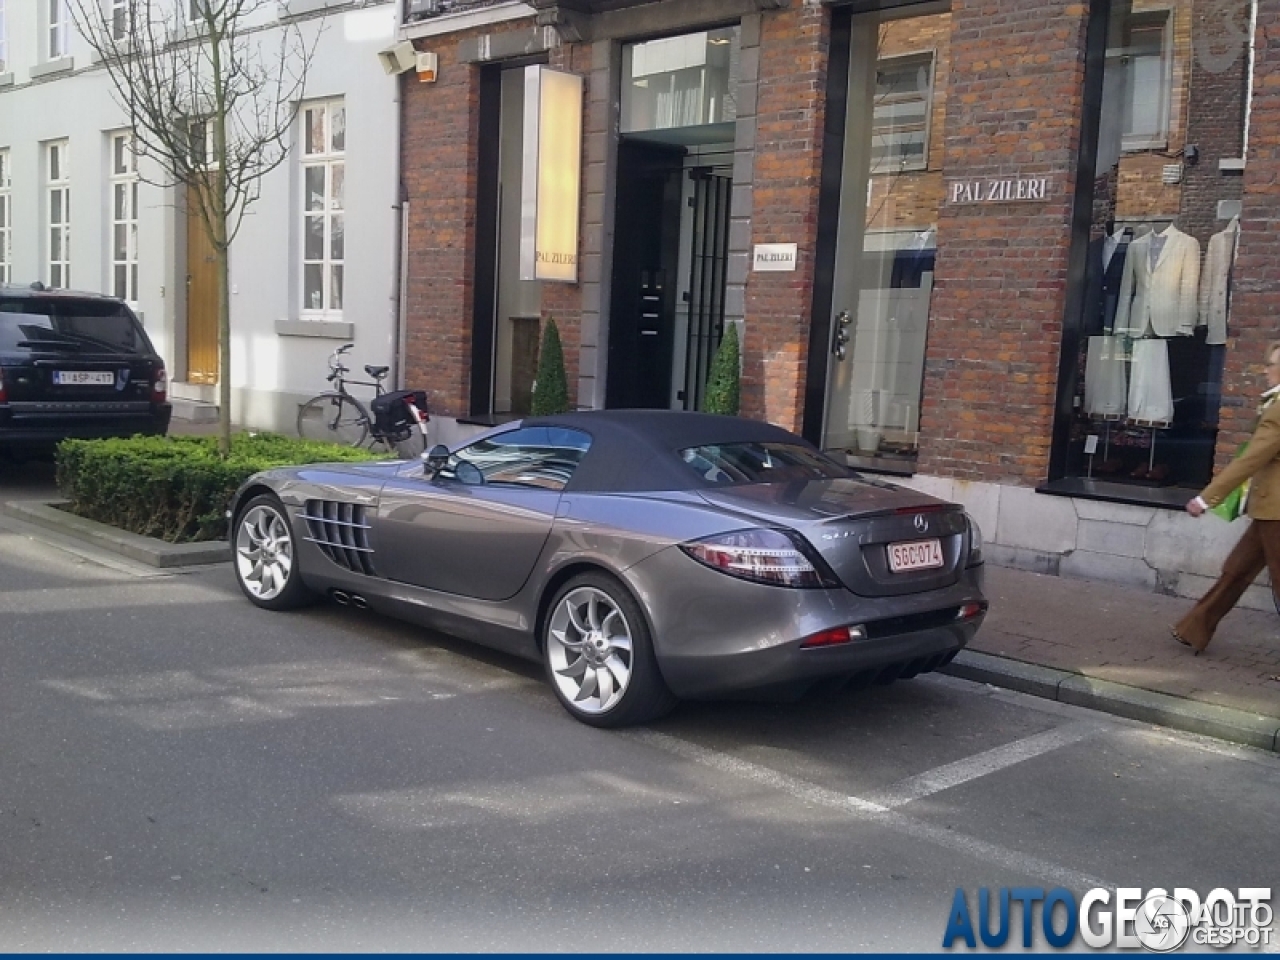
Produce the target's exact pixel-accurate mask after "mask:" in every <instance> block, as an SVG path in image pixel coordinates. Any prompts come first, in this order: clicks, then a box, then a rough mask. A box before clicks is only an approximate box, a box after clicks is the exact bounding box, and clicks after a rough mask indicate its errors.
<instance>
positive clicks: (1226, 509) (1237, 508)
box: [1209, 441, 1249, 522]
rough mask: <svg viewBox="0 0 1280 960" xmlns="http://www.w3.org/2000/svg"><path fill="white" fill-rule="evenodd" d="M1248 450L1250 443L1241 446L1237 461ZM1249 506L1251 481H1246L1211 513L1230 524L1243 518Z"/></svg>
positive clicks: (1238, 450) (1238, 449) (1213, 508)
mask: <svg viewBox="0 0 1280 960" xmlns="http://www.w3.org/2000/svg"><path fill="white" fill-rule="evenodd" d="M1248 449H1249V444H1248V441H1246V442H1244V443H1242V444H1240V446H1239V447H1237V448H1236V459H1237V460H1238V459H1240V457H1241V456H1242V455H1243V454H1244V452H1245V451H1246V450H1248ZM1248 505H1249V481H1248V480H1246V481H1245V482H1244V483H1242V484H1240V486H1238V487H1236V488H1235V489H1234V490H1232V491H1231V492H1230V493H1228V494H1227V496H1226V498H1225V499H1224V500H1223V501H1222V502H1221V503H1220V504H1218V505H1217V506H1216V507H1210V508H1209V511H1210V512H1211V513H1215V514H1217V515H1218V516H1220V517H1221V518H1222V519H1223V520H1226V521H1228V522H1230V521H1232V520H1236V519H1238V518H1239V517H1241V516H1243V515H1244V512H1245V508H1246V507H1247V506H1248Z"/></svg>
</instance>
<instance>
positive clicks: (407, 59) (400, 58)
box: [378, 40, 415, 76]
mask: <svg viewBox="0 0 1280 960" xmlns="http://www.w3.org/2000/svg"><path fill="white" fill-rule="evenodd" d="M378 61H379V62H380V63H381V64H382V69H383V72H384V73H386V74H387V75H388V76H395V75H396V74H400V73H404V72H405V71H406V70H412V69H413V65H414V61H415V53H414V49H413V44H412V43H410V42H409V41H408V40H401V41H400V42H399V43H393V44H392V45H391V46H389V47H387V48H385V49H383V50H379V51H378Z"/></svg>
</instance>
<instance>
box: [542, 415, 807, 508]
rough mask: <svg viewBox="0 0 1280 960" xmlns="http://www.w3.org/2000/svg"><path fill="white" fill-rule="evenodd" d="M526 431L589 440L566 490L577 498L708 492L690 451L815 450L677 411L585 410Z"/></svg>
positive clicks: (753, 427)
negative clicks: (570, 433)
mask: <svg viewBox="0 0 1280 960" xmlns="http://www.w3.org/2000/svg"><path fill="white" fill-rule="evenodd" d="M521 426H525V427H568V428H571V429H574V430H581V431H583V432H584V433H587V434H590V436H591V449H590V450H588V451H587V453H586V455H585V456H584V457H583V458H582V462H581V463H579V464H578V467H577V469H576V470H575V471H574V473H573V478H572V479H571V480H570V481H569V483H568V485H567V486H566V487H565V492H566V493H569V492H576V493H588V492H589V493H639V492H641V491H660V490H694V489H698V488H701V487H710V486H713V484H712V483H710V481H707V480H704V479H702V478H701V477H699V476H698V474H697V472H696V471H695V470H692V469H690V468H689V467H688V466H687V465H686V464H685V463H684V461H683V460H682V459H681V457H680V451H681V450H686V449H688V448H689V447H697V446H702V445H706V444H725V443H752V442H770V443H790V444H799V445H801V446H803V447H805V448H807V449H810V450H813V449H815V448H814V447H813V445H812V444H810V443H809V441H807V440H805V439H803V438H801V437H798V436H796V435H795V434H794V433H791V432H790V431H788V430H783V429H782V428H781V427H775V426H774V425H773V424H771V423H762V422H760V421H759V420H747V419H745V418H743V417H722V416H717V415H715V414H710V413H686V412H684V411H680V410H584V411H581V412H579V413H565V414H559V415H557V416H550V417H526V418H525V419H524V420H523V421H522V422H521Z"/></svg>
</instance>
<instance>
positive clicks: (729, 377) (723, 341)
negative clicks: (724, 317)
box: [702, 323, 741, 417]
mask: <svg viewBox="0 0 1280 960" xmlns="http://www.w3.org/2000/svg"><path fill="white" fill-rule="evenodd" d="M739 355H740V351H739V349H738V325H737V324H735V323H726V324H725V327H724V336H723V337H721V338H720V346H719V347H718V348H717V349H716V355H715V357H714V358H713V359H712V361H711V373H710V374H709V375H708V376H707V392H706V394H704V395H703V398H702V411H703V412H704V413H723V414H726V415H728V416H731V417H736V416H737V415H738V404H739V400H740V392H741V372H740V371H739V369H738V367H739Z"/></svg>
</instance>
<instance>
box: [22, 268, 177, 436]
mask: <svg viewBox="0 0 1280 960" xmlns="http://www.w3.org/2000/svg"><path fill="white" fill-rule="evenodd" d="M167 386H168V385H167V381H166V378H165V369H164V361H163V360H162V359H160V357H159V356H158V355H157V354H156V351H155V348H154V347H152V346H151V341H150V340H148V339H147V334H146V332H145V331H144V330H143V329H142V324H140V323H139V322H138V318H137V317H135V316H134V315H133V311H131V310H130V309H129V307H128V305H127V304H126V303H125V302H124V301H122V300H117V299H115V298H114V297H104V296H99V295H98V294H93V293H73V292H71V291H67V290H46V289H44V287H43V286H41V285H40V284H33V285H32V286H30V287H15V286H5V285H0V453H5V454H9V455H20V454H26V453H40V452H48V451H49V450H51V449H52V448H53V446H54V444H56V443H57V442H58V441H59V440H62V439H64V438H67V437H128V436H132V435H133V434H135V433H147V434H161V435H163V434H164V433H165V432H166V431H167V430H168V429H169V415H170V413H171V412H172V408H171V407H170V406H169V403H168V398H167V396H166V393H167Z"/></svg>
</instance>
